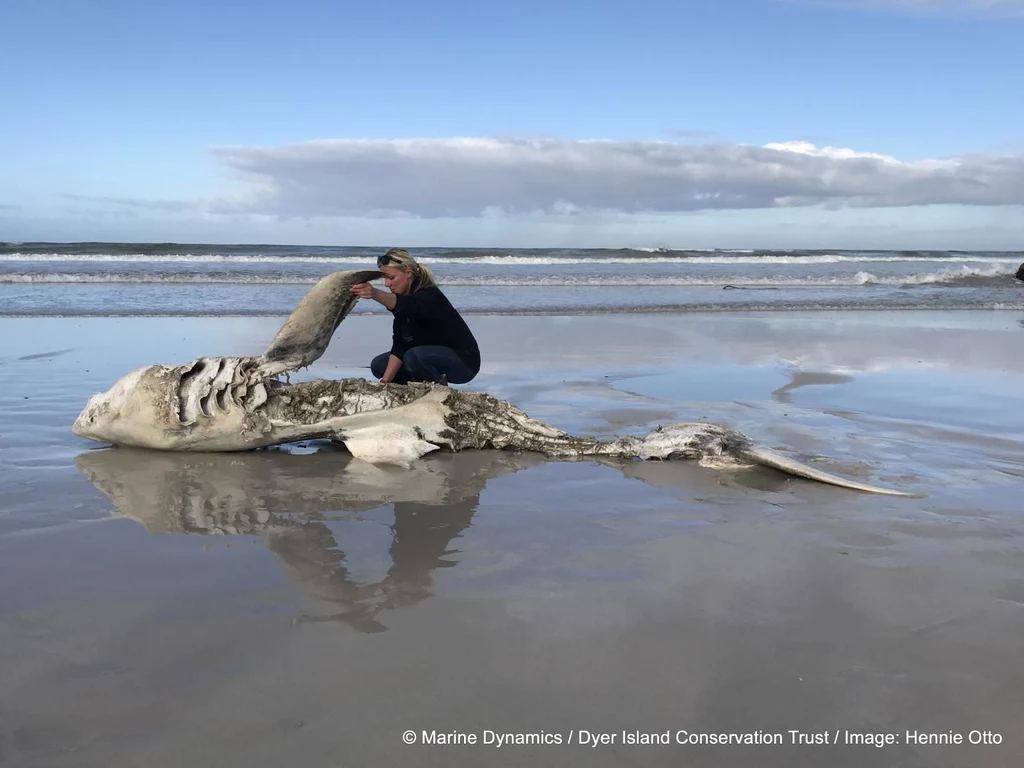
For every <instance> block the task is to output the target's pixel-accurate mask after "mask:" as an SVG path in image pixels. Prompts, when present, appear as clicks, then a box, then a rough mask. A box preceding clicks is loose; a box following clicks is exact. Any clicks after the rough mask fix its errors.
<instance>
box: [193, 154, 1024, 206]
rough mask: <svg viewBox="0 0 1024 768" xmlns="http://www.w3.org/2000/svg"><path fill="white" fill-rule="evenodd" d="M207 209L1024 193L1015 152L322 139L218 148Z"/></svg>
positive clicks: (958, 197) (934, 201)
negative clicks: (223, 181)
mask: <svg viewBox="0 0 1024 768" xmlns="http://www.w3.org/2000/svg"><path fill="white" fill-rule="evenodd" d="M214 154H215V156H216V158H217V159H218V160H219V161H220V162H222V163H223V164H224V165H226V166H227V167H228V168H230V169H232V171H233V172H234V173H235V174H236V176H237V179H238V181H239V182H241V186H240V188H239V189H238V191H237V194H235V195H234V196H233V197H231V198H224V199H221V200H218V201H216V202H212V203H210V204H209V206H208V207H207V211H208V212H211V213H254V214H265V215H274V216H281V217H298V218H316V217H334V216H378V217H383V216H401V217H409V216H412V217H420V218H441V217H479V216H484V217H487V216H501V215H523V214H527V215H529V214H548V215H550V214H555V215H563V216H570V217H571V216H579V215H590V214H598V213H599V214H603V215H611V214H627V215H628V214H638V213H655V214H663V213H683V212H689V211H713V210H737V209H769V208H792V207H801V206H822V205H824V206H826V207H834V208H842V207H862V208H865V207H873V208H888V207H897V206H920V205H940V204H955V205H968V206H1000V205H1021V204H1024V157H1019V156H1011V157H995V156H990V155H980V154H977V155H963V156H959V157H951V158H943V159H935V160H915V161H901V160H898V159H896V158H894V157H889V156H886V155H881V154H875V153H871V152H862V151H856V150H852V149H845V148H835V147H818V146H815V145H814V144H811V143H808V142H787V143H778V144H768V145H765V146H745V145H729V144H703V145H694V144H686V143H673V142H660V141H604V140H557V139H542V140H538V139H530V140H514V139H479V138H452V139H393V140H355V139H351V140H350V139H343V140H324V141H310V142H305V143H301V144H293V145H287V146H279V147H223V148H218V149H216V150H214Z"/></svg>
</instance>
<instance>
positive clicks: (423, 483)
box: [0, 312, 1024, 768]
mask: <svg viewBox="0 0 1024 768" xmlns="http://www.w3.org/2000/svg"><path fill="white" fill-rule="evenodd" d="M279 322H280V321H279V320H275V319H273V318H252V319H249V318H222V319H205V318H188V319H137V318H134V319H101V318H95V319H93V318H89V319H34V320H29V319H5V320H0V580H2V583H3V584H4V585H5V587H4V589H3V591H2V592H0V674H2V680H3V685H2V686H0V765H4V766H7V765H11V766H22V765H24V766H122V765H125V766H128V765H145V766H168V767H170V766H181V765H195V766H206V765H210V766H247V767H248V766H279V765H283V764H289V763H294V764H297V765H309V766H341V765H392V764H404V765H424V766H435V765H436V766H452V765H455V766H477V765H498V766H504V765H552V766H562V765H566V766H568V765H577V764H586V765H597V766H619V765H623V764H627V765H629V764H635V765H656V766H657V765H680V764H685V765H690V766H703V765H707V766H823V765H828V766H900V767H901V768H916V767H918V766H922V767H923V766H949V767H950V768H953V767H954V766H955V767H956V768H961V767H962V766H967V765H970V766H975V767H978V766H980V767H982V768H985V767H987V766H993V767H995V766H1000V767H1002V766H1008V765H1015V764H1019V763H1020V761H1021V759H1022V758H1024V738H1022V736H1021V735H1020V733H1019V726H1018V723H1019V720H1020V716H1021V714H1022V712H1024V672H1022V671H1021V666H1020V663H1019V660H1020V657H1021V652H1022V650H1024V639H1022V638H1024V552H1022V546H1024V518H1022V516H1021V509H1022V504H1021V498H1022V495H1021V490H1020V489H1021V485H1022V482H1024V388H1022V387H1021V381H1022V374H1024V327H1022V325H1021V318H1019V317H1018V316H1017V315H1016V313H1007V312H1003V313H974V312H962V313H952V314H946V315H940V314H931V313H904V314H889V313H881V312H875V313H842V314H835V315H829V314H822V313H808V314H803V315H801V314H799V313H789V314H770V313H758V314H751V315H747V316H742V315H734V314H728V315H720V316H716V315H687V316H668V315H666V316H661V315H659V316H644V315H638V316H619V317H612V316H597V317H474V318H472V324H473V327H474V329H475V330H476V331H477V333H478V335H479V337H480V339H481V341H482V346H483V347H484V350H485V358H486V360H485V367H484V370H483V372H482V374H481V376H480V377H479V378H478V379H477V380H476V381H474V382H473V383H472V384H471V385H469V388H473V389H480V390H487V391H489V392H492V393H494V394H496V395H499V396H501V397H505V398H508V399H510V400H513V401H514V402H515V403H516V404H517V405H519V406H521V407H523V408H524V410H526V411H527V412H528V413H530V415H532V416H536V417H539V418H543V419H545V420H547V421H549V422H551V423H553V424H556V425H557V426H560V427H563V428H565V429H568V430H570V431H574V432H578V433H584V434H595V435H611V434H622V433H625V432H630V433H635V434H642V433H645V432H646V431H648V430H650V429H652V428H654V427H656V426H657V425H658V424H664V423H669V422H671V421H677V420H699V419H707V420H710V421H718V422H722V423H726V424H729V425H731V426H733V427H736V428H738V429H740V430H742V431H744V432H746V433H747V434H749V435H751V436H752V437H754V438H756V439H757V440H758V441H760V442H762V443H763V444H765V445H767V446H769V447H772V448H775V449H778V450H783V451H785V452H787V453H789V454H790V455H793V456H795V457H796V458H799V459H801V460H805V461H808V460H809V461H811V462H812V463H813V464H814V465H815V466H820V467H822V468H824V469H826V470H828V471H832V472H836V473H839V474H844V475H847V476H850V477H854V478H856V479H860V480H866V481H867V482H872V483H876V484H881V485H886V486H890V487H897V488H901V489H904V490H910V491H915V492H919V493H923V494H925V498H921V499H900V498H890V497H878V496H869V495H864V494H860V493H856V492H851V491H844V490H841V489H837V488H831V487H826V486H822V485H819V484H815V483H811V482H808V481H802V480H795V479H791V478H787V477H785V476H782V475H780V474H778V473H776V472H774V471H770V470H763V469H757V470H743V471H723V470H714V469H708V468H702V467H700V466H697V465H695V464H693V463H686V462H671V463H646V464H645V463H635V462H628V463H624V462H613V461H607V462H596V461H582V462H571V463H565V462H548V461H544V460H542V459H541V458H539V457H536V456H530V455H514V454H507V453H498V452H478V453H466V454H461V455H457V456H452V455H432V456H428V457H426V458H425V459H423V460H422V462H421V463H420V464H419V465H418V466H416V467H414V468H413V469H411V470H403V469H399V468H388V467H374V466H372V465H367V464H365V463H363V462H360V461H358V460H353V459H351V458H350V457H349V456H348V455H347V454H346V453H345V452H344V451H343V450H341V449H339V448H337V447H335V446H331V445H328V444H323V443H308V444H300V445H297V446H294V447H292V448H290V449H289V450H282V451H261V452H254V453H248V454H231V455H208V454H207V455H193V456H189V455H178V454H161V453H154V452H146V451H131V450H124V449H113V450H112V449H105V448H101V447H99V446H96V445H95V444H90V443H89V442H88V441H84V440H80V439H78V438H75V437H74V436H72V435H71V434H70V431H69V427H70V423H71V421H72V420H73V418H74V416H75V415H76V414H77V412H78V410H79V409H80V408H81V406H82V405H83V404H84V402H85V400H86V399H87V397H88V396H89V395H90V394H92V393H93V392H95V391H99V390H101V389H105V388H106V387H107V386H109V384H111V383H112V382H113V381H114V380H115V379H116V378H118V377H119V376H121V375H122V374H124V373H126V372H128V371H129V370H131V369H132V368H134V367H137V366H140V365H145V364H149V363H152V362H158V361H159V362H184V361H186V360H188V359H191V358H192V357H195V356H197V355H200V354H245V353H256V352H259V351H261V350H262V348H263V347H264V346H265V345H266V343H267V342H268V341H269V339H270V338H271V337H272V336H273V333H274V331H275V330H276V328H277V327H278V325H279ZM388 337H389V328H388V325H387V323H386V320H385V319H384V318H378V317H354V318H350V319H349V320H347V321H346V322H345V323H344V324H343V325H342V326H341V328H340V329H339V331H338V333H337V334H336V336H335V341H334V343H333V344H332V346H331V348H330V349H329V350H328V353H327V355H326V356H325V358H324V359H323V360H321V361H320V362H319V363H317V364H316V365H315V366H314V367H313V368H312V369H311V370H310V371H307V372H305V373H304V374H303V377H316V376H323V377H340V376H351V375H366V374H367V373H368V372H367V371H366V369H365V368H364V367H362V366H365V365H366V364H367V362H368V360H369V359H370V357H372V355H373V354H374V353H376V352H378V351H382V350H383V349H386V348H387V344H388ZM407 730H411V731H413V733H414V736H415V741H416V743H414V744H412V745H406V744H404V743H403V733H404V732H405V731H407ZM424 732H426V734H427V735H429V734H430V733H431V732H435V733H436V734H438V735H440V734H446V735H447V736H448V737H449V738H451V739H454V740H457V741H468V740H469V739H470V737H475V738H476V740H477V743H475V744H466V743H463V744H451V745H441V744H431V745H424V744H423V743H422V741H423V737H424ZM581 732H586V734H581ZM624 732H625V736H628V735H630V734H636V733H638V732H639V733H641V734H653V735H654V737H655V738H657V739H661V738H664V737H665V735H666V734H667V736H668V739H669V742H670V743H668V744H650V745H636V744H624V743H623V741H624ZM683 732H686V733H687V734H690V736H684V734H683ZM794 732H799V733H801V734H804V735H805V738H804V740H805V741H809V742H821V741H828V742H829V743H803V744H800V743H798V744H793V743H792V741H793V740H794V738H795V739H797V740H800V736H799V735H798V734H795V733H794ZM908 732H909V733H908ZM492 734H493V735H492ZM596 734H605V735H606V736H605V738H604V743H601V744H599V745H597V746H591V744H592V742H593V737H594V736H595V735H596ZM709 734H716V735H717V734H737V735H743V734H748V735H750V738H751V739H752V740H760V741H761V742H764V741H766V740H768V739H770V737H771V735H772V734H778V735H779V736H780V737H781V739H782V743H781V744H776V745H768V744H764V743H761V744H753V745H738V744H726V745H717V746H710V745H695V744H680V743H677V742H678V741H680V740H685V739H686V738H704V737H706V736H707V735H709ZM766 734H768V735H767V736H766ZM848 734H853V735H852V736H851V735H848ZM510 735H520V737H521V738H529V739H532V740H543V741H547V742H549V743H547V744H544V745H521V744H514V743H508V740H509V737H510ZM527 735H530V736H527ZM581 735H582V738H583V739H584V740H585V743H581ZM887 735H888V739H889V741H890V742H891V743H887V744H883V746H880V747H878V746H873V745H872V744H871V743H864V742H876V741H878V740H879V739H881V740H883V741H884V740H885V739H886V738H887ZM915 735H916V736H917V739H916V740H917V742H918V743H913V742H914V741H915V738H914V737H915ZM836 736H838V737H839V741H840V743H839V744H835V743H832V742H834V741H835V739H836ZM908 736H910V738H909V741H910V742H911V743H908ZM957 736H959V737H960V738H962V739H963V742H964V743H963V744H960V745H956V744H948V743H932V744H924V743H921V742H922V741H926V740H927V741H933V742H939V741H946V742H948V741H953V740H954V739H955V738H956V737H957ZM499 738H500V740H501V741H500V743H501V746H498V744H497V743H495V742H496V741H498V739H499ZM972 738H973V739H975V740H981V741H987V742H993V741H996V740H997V738H998V739H1001V743H999V744H995V743H981V744H975V745H972V744H969V743H968V742H969V741H970V740H971V739H972ZM851 739H852V740H854V741H859V742H862V743H860V744H848V743H845V742H847V741H849V740H851ZM487 741H490V742H491V743H484V742H487ZM558 741H560V742H561V743H555V742H558ZM570 742H571V743H570Z"/></svg>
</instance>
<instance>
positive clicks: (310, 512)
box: [75, 446, 544, 632]
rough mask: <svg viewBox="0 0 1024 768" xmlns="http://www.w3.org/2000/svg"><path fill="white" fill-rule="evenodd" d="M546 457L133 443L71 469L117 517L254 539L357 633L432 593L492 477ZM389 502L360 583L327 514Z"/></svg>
mask: <svg viewBox="0 0 1024 768" xmlns="http://www.w3.org/2000/svg"><path fill="white" fill-rule="evenodd" d="M543 461H544V458H543V457H541V456H534V455H528V454H513V453H505V452H501V451H480V452H467V453H464V454H460V455H450V454H449V455H437V456H433V457H430V459H429V460H423V461H421V462H418V463H417V464H416V465H414V466H413V467H412V468H410V469H403V468H399V467H380V466H376V465H373V464H368V463H365V462H362V461H359V460H358V459H353V458H352V457H351V456H350V455H349V454H348V453H346V452H344V451H342V450H340V449H334V448H333V447H330V446H328V447H326V448H325V449H324V450H320V451H318V452H317V453H315V454H312V455H291V454H289V453H285V452H281V451H256V452H250V453H244V454H192V455H188V454H172V453H164V452H158V451H147V450H136V449H130V448H109V449H104V450H98V451H89V452H86V453H83V454H80V455H79V456H77V457H76V458H75V463H76V464H77V466H78V468H79V470H80V471H81V472H82V473H83V474H85V475H86V476H87V477H88V478H89V480H90V481H91V482H92V483H93V484H94V485H95V486H96V487H97V488H98V489H99V490H100V491H102V492H103V493H104V494H105V495H106V496H108V497H109V498H110V500H111V501H112V502H113V503H114V505H115V507H116V510H115V514H116V515H118V516H121V517H125V518H130V519H132V520H135V521H137V522H139V523H141V524H142V525H144V526H145V527H146V530H148V531H149V532H150V533H179V534H180V533H184V534H201V535H215V534H226V535H234V536H259V537H260V538H262V539H263V541H264V542H265V543H266V545H267V547H268V549H269V550H270V551H271V552H273V553H274V555H275V556H276V557H277V559H278V560H279V562H280V564H281V566H282V568H283V569H284V570H285V572H286V573H287V575H288V576H289V578H291V579H293V580H294V581H296V582H298V583H300V584H302V585H303V587H304V588H305V589H306V590H308V592H309V593H310V594H311V595H313V596H314V597H316V598H317V599H318V600H320V601H322V602H324V603H326V604H328V605H330V606H331V612H330V613H329V614H327V615H322V616H316V617H308V616H307V617H304V618H303V621H341V622H344V623H346V624H348V625H349V626H351V627H352V628H354V629H356V630H358V631H360V632H381V631H384V630H386V629H387V627H386V626H385V625H383V624H382V623H381V622H380V620H379V619H378V614H379V613H381V612H382V611H386V610H394V609H397V608H401V607H404V606H410V605H415V604H417V603H419V602H421V601H423V600H425V599H427V598H429V597H431V596H432V595H433V578H432V577H433V572H434V571H435V570H436V569H438V568H448V567H452V566H454V565H456V564H457V561H456V560H452V559H450V558H451V557H452V556H454V555H457V553H458V551H459V550H458V549H457V548H453V542H454V540H456V539H457V538H459V537H460V536H461V534H462V532H463V531H464V530H465V529H466V528H467V527H468V526H469V525H470V522H471V520H472V518H473V515H474V513H475V512H476V509H477V506H478V504H479V498H480V493H481V492H482V491H483V489H484V487H485V486H486V485H487V483H488V481H490V480H491V479H493V478H496V477H499V476H501V475H507V474H512V473H515V472H518V471H519V470H521V469H524V468H526V467H529V466H533V465H536V464H539V463H541V462H543ZM388 505H391V506H393V508H394V524H393V525H392V526H391V533H392V539H391V545H390V548H389V556H390V560H391V566H390V568H389V569H388V571H387V573H386V574H385V576H384V577H383V578H381V579H380V580H378V581H376V582H372V583H371V582H364V581H360V580H358V579H356V578H354V577H353V575H352V573H351V571H350V569H349V568H348V567H347V566H346V555H345V552H344V551H343V550H342V549H341V548H339V546H338V542H337V540H336V538H335V534H334V532H333V531H332V530H331V528H330V527H329V525H328V523H329V522H331V521H332V520H337V519H346V518H351V517H352V514H353V513H359V512H363V511H366V510H370V509H375V508H378V507H381V506H388Z"/></svg>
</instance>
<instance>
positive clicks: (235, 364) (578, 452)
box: [72, 271, 916, 496]
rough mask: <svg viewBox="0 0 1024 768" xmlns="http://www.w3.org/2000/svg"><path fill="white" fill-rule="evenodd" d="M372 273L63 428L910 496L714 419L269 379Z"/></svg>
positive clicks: (193, 443) (345, 278)
mask: <svg viewBox="0 0 1024 768" xmlns="http://www.w3.org/2000/svg"><path fill="white" fill-rule="evenodd" d="M381 276H382V275H381V273H380V272H376V271H347V272H335V273H333V274H331V275H328V276H327V277H325V278H323V279H322V280H321V281H320V282H319V283H317V284H316V285H315V286H314V287H313V288H312V289H311V290H310V291H309V293H308V294H307V295H306V296H305V297H304V298H303V300H302V301H301V302H300V303H299V306H298V307H296V309H295V311H294V312H292V314H291V315H290V316H289V318H288V320H287V321H286V322H285V324H284V325H283V326H282V327H281V330H280V331H278V333H277V335H276V336H275V337H274V340H273V341H272V342H271V344H270V346H269V347H268V349H267V351H266V352H264V353H263V354H262V355H260V356H251V357H200V358H198V359H197V360H194V361H192V362H190V363H186V364H184V365H151V366H148V367H146V368H140V369H139V370H136V371H133V372H132V373H129V374H128V375H127V376H125V377H123V378H122V379H120V380H119V381H118V382H117V383H115V384H114V386H113V387H111V388H110V389H109V390H108V391H107V392H104V393H102V394H98V395H94V396H93V397H92V398H90V400H89V402H88V404H87V405H86V407H85V409H84V410H83V411H82V413H81V414H80V415H79V416H78V418H77V419H76V420H75V424H74V427H73V428H72V430H73V432H74V433H75V434H76V435H79V436H80V437H86V438H89V439H91V440H97V441H101V442H108V443H114V444H117V445H130V446H137V447H142V448H153V449H158V450H165V451H246V450H251V449H254V448H262V447H266V446H271V445H277V444H281V443H288V442H294V441H296V440H307V439H314V438H331V439H333V440H336V441H339V442H342V443H344V444H345V446H346V448H347V449H348V450H349V451H350V452H351V453H352V454H353V455H354V456H356V457H357V458H361V459H365V460H367V461H371V462H381V463H409V462H412V461H414V460H416V459H418V458H419V457H420V456H422V455H424V454H426V453H429V452H430V451H434V450H438V449H445V450H449V451H462V450H466V449H499V450H523V451H536V452H539V453H542V454H545V455H547V456H549V457H552V458H561V459H573V458H581V457H587V456H595V457H596V456H606V457H618V458H624V459H637V458H639V459H662V460H665V459H697V460H700V461H701V462H702V463H704V464H708V465H715V466H722V465H723V464H726V465H729V464H731V465H736V466H741V465H746V466H749V465H753V464H759V465H762V466H767V467H774V468H776V469H779V470H782V471H783V472H788V473H789V474H792V475H796V476H799V477H805V478H808V479H811V480H818V481H820V482H823V483H829V484H832V485H837V486H841V487H843V488H851V489H854V490H859V491H868V492H871V493H884V494H890V495H894V496H913V495H916V494H909V493H904V492H902V491H896V490H890V489H887V488H878V487H875V486H872V485H867V484H865V483H859V482H856V481H853V480H847V479H845V478H842V477H839V476H837V475H833V474H829V473H827V472H823V471H821V470H818V469H815V468H813V467H809V466H807V465H806V464H802V463H800V462H797V461H794V460H793V459H790V458H788V457H786V456H783V455H782V454H780V453H776V452H775V451H771V450H768V449H766V448H761V447H758V446H756V445H755V444H754V443H753V442H752V441H751V440H750V439H749V438H748V437H746V436H745V435H743V434H741V433H739V432H737V431H735V430H733V429H730V428H728V427H725V426H721V425H718V424H707V423H703V422H695V423H680V424H672V425H669V426H665V427H659V428H658V429H656V430H655V431H653V432H651V433H650V434H649V435H647V436H645V437H635V436H626V437H622V438H618V439H614V440H600V439H597V438H591V437H574V436H572V435H569V434H567V433H565V432H563V431H562V430H560V429H556V428H555V427H552V426H550V425H548V424H545V423H544V422H541V421H538V420H536V419H531V418H530V417H529V416H527V415H526V414H525V413H524V412H523V411H521V410H519V409H518V408H516V407H515V406H514V405H512V404H511V403H508V402H505V401H503V400H499V399H497V398H495V397H492V396H491V395H488V394H485V393H482V392H470V391H464V390H456V389H452V388H449V387H445V386H440V385H432V384H406V385H398V384H379V383H376V382H369V381H366V380H364V379H341V380H337V381H329V380H322V379H321V380H316V381H309V382H300V383H296V384H289V383H285V382H282V381H280V380H279V379H278V378H277V377H278V376H280V375H281V374H283V373H286V372H288V371H296V370H299V369H300V368H303V367H305V366H308V365H310V364H311V363H312V362H313V361H315V360H317V359H318V358H319V357H320V356H321V355H322V354H323V353H324V351H325V350H326V349H327V345H328V344H329V343H330V340H331V337H332V336H333V334H334V331H335V330H336V329H337V327H338V325H339V324H340V323H341V321H342V320H343V319H344V318H345V317H346V315H348V313H349V312H350V311H351V309H352V307H353V306H354V305H355V303H356V301H357V299H356V297H354V296H353V295H352V294H351V292H350V290H349V289H350V288H351V287H352V286H353V285H354V284H356V283H361V282H367V281H369V280H373V279H376V278H378V277H381Z"/></svg>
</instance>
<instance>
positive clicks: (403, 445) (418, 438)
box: [335, 421, 440, 466]
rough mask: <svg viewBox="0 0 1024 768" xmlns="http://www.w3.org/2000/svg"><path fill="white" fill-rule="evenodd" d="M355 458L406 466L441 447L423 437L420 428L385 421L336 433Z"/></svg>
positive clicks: (336, 437)
mask: <svg viewBox="0 0 1024 768" xmlns="http://www.w3.org/2000/svg"><path fill="white" fill-rule="evenodd" d="M335 439H337V440H340V441H341V442H343V443H344V444H345V447H346V448H347V449H348V451H349V453H351V454H352V455H353V456H355V457H356V458H357V459H362V460H363V461H369V462H372V463H374V464H401V465H405V466H408V465H409V464H410V463H412V462H413V461H415V460H416V459H418V458H420V457H421V456H423V455H424V454H427V453H430V452H431V451H436V450H438V448H439V447H440V446H438V445H435V444H434V443H431V442H429V441H427V440H424V439H423V435H422V433H421V432H420V430H418V429H416V428H415V427H413V426H409V425H406V424H397V423H395V422H393V421H386V422H382V423H379V424H366V425H364V426H358V427H354V428H351V429H345V430H343V431H342V432H339V433H337V434H336V435H335Z"/></svg>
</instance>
